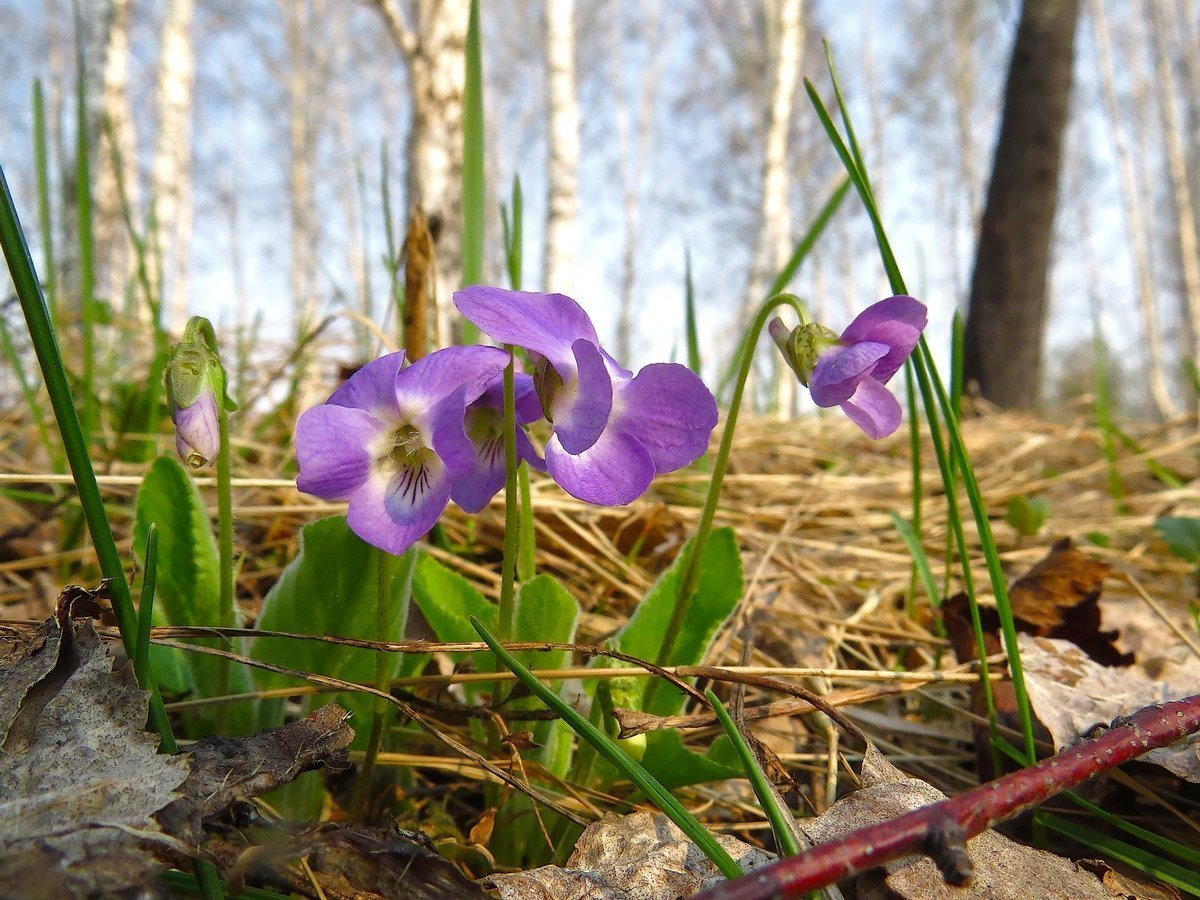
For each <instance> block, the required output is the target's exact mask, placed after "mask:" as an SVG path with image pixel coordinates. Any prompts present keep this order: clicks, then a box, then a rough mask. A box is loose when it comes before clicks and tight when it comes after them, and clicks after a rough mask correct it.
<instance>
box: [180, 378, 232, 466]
mask: <svg viewBox="0 0 1200 900" xmlns="http://www.w3.org/2000/svg"><path fill="white" fill-rule="evenodd" d="M171 420H172V421H173V422H174V423H175V450H176V451H177V452H178V453H179V458H180V459H182V460H183V461H184V462H186V463H187V464H188V466H190V467H191V468H193V469H199V468H202V467H204V466H207V465H208V464H209V463H211V462H212V461H213V460H214V459H216V458H217V453H218V452H220V449H221V428H220V423H219V422H218V418H217V394H216V391H215V390H214V389H213V387H212V385H206V386H205V387H204V388H203V389H202V390H201V391H200V395H199V396H198V397H197V398H196V400H195V402H193V403H192V404H191V405H190V406H185V407H177V406H174V405H172V407H171Z"/></svg>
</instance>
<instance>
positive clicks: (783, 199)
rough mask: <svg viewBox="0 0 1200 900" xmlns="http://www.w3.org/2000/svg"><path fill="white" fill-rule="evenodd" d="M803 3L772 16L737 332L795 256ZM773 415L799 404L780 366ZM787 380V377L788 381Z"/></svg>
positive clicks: (786, 0)
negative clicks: (758, 170)
mask: <svg viewBox="0 0 1200 900" xmlns="http://www.w3.org/2000/svg"><path fill="white" fill-rule="evenodd" d="M801 8H802V0H779V2H778V3H776V4H774V5H773V8H772V10H771V15H772V17H773V25H774V30H775V34H776V35H777V43H776V46H775V53H774V54H773V57H774V58H773V62H774V66H773V68H774V78H773V80H772V89H771V107H770V112H769V115H768V118H767V124H766V142H765V149H764V153H763V168H762V195H761V200H760V205H759V231H758V240H757V243H756V245H755V251H754V263H753V265H752V266H751V269H750V278H749V280H748V283H747V285H746V294H745V298H744V300H743V301H742V311H741V315H740V316H739V317H738V318H739V326H740V327H741V328H743V329H744V328H746V327H747V326H748V325H749V323H750V317H751V316H752V315H753V313H754V310H755V308H756V307H757V306H758V304H759V303H760V302H761V301H762V298H763V294H764V292H765V291H766V289H767V286H768V279H770V278H771V277H772V276H773V275H774V274H775V273H776V272H778V271H779V270H780V269H781V268H782V267H783V265H784V263H786V262H787V260H788V257H789V256H790V255H791V249H792V248H791V244H792V216H791V204H790V194H791V178H790V175H789V172H788V131H789V128H790V126H791V121H792V107H793V104H794V100H795V96H796V83H797V81H798V80H799V75H800V53H801V48H802V47H803V45H804V29H803V27H802V24H801ZM776 366H777V371H778V373H779V375H778V377H776V379H775V409H776V414H777V415H778V416H779V417H780V418H788V417H790V416H791V415H792V409H793V406H794V404H795V399H796V383H795V379H793V378H791V377H790V375H789V373H788V370H786V368H783V367H780V366H779V361H778V360H776ZM785 376H787V377H785Z"/></svg>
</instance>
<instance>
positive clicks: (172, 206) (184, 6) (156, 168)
mask: <svg viewBox="0 0 1200 900" xmlns="http://www.w3.org/2000/svg"><path fill="white" fill-rule="evenodd" d="M195 14H196V3H195V0H171V2H170V4H169V5H168V6H167V17H166V19H165V20H164V22H163V30H162V57H161V59H160V61H159V64H158V87H157V98H156V103H157V106H158V135H157V138H156V140H155V144H154V163H153V168H152V170H151V184H152V202H153V203H154V218H155V221H156V222H157V225H158V252H157V253H156V254H151V257H152V258H154V257H157V260H156V265H157V266H158V268H157V270H156V271H155V272H154V273H153V274H154V276H155V280H154V281H152V283H155V281H157V283H158V284H160V285H161V286H162V301H163V309H164V311H165V312H164V315H165V324H166V325H167V327H169V328H171V329H174V330H179V329H182V327H183V324H184V322H185V320H186V319H187V312H188V282H187V277H188V251H189V247H190V244H191V240H192V93H193V88H194V86H195V81H196V57H195V51H194V48H193V45H192V21H193V20H194V18H195Z"/></svg>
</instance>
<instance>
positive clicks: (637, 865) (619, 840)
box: [485, 812, 773, 900]
mask: <svg viewBox="0 0 1200 900" xmlns="http://www.w3.org/2000/svg"><path fill="white" fill-rule="evenodd" d="M715 838H716V840H717V843H719V844H720V845H721V846H722V847H724V848H725V850H726V851H728V852H729V854H730V856H732V857H733V858H734V859H735V860H737V862H738V865H740V866H741V867H742V868H743V869H744V870H746V871H751V870H753V869H757V868H760V867H761V866H764V865H766V864H767V863H768V862H770V861H771V860H772V859H773V857H772V856H771V854H769V853H767V852H765V851H763V850H760V849H758V848H757V847H751V846H750V845H749V844H746V843H744V842H742V841H739V840H737V839H736V838H732V837H729V836H728V835H723V834H720V835H715ZM722 880H723V878H722V876H721V875H720V873H719V872H718V871H717V869H716V867H715V866H714V865H713V864H712V862H711V861H710V860H709V859H708V857H706V856H705V855H704V854H703V853H701V852H700V849H699V848H698V847H696V845H695V844H693V843H692V842H691V841H689V840H688V839H687V837H686V836H685V835H684V834H683V832H682V831H680V830H679V829H678V828H677V827H676V826H675V825H674V824H673V823H672V822H671V820H670V819H668V818H667V817H666V816H664V815H661V814H653V813H648V812H637V813H633V814H632V815H628V816H625V817H623V818H615V817H607V818H605V819H602V820H601V821H599V822H595V823H593V824H591V825H589V826H588V827H587V829H585V830H584V832H583V834H582V835H580V837H579V841H578V842H577V843H576V844H575V849H574V851H572V853H571V858H570V859H569V860H567V865H566V867H559V866H542V867H541V868H540V869H530V870H529V871H527V872H516V873H513V874H510V875H493V876H491V877H490V878H488V879H487V880H486V882H485V884H486V885H488V886H491V887H492V888H494V889H495V890H497V891H499V893H500V896H501V897H502V898H503V900H677V898H679V897H690V896H692V895H693V894H695V893H697V892H698V891H700V890H702V889H703V888H705V887H708V886H709V885H712V884H716V883H717V882H719V881H722Z"/></svg>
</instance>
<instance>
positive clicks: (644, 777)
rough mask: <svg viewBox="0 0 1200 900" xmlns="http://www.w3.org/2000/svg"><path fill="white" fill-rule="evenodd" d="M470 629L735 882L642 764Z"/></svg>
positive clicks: (700, 829) (711, 843) (712, 846)
mask: <svg viewBox="0 0 1200 900" xmlns="http://www.w3.org/2000/svg"><path fill="white" fill-rule="evenodd" d="M471 625H472V626H474V628H475V630H476V631H477V632H479V636H480V637H481V638H483V641H484V643H486V644H487V645H488V647H489V648H490V649H491V651H492V652H493V653H495V654H496V657H497V658H498V659H499V660H500V662H501V663H503V664H504V666H505V667H506V668H507V669H508V670H509V671H510V672H512V673H513V674H514V675H516V676H517V678H519V679H520V680H521V683H522V684H524V685H525V687H527V688H528V689H529V690H530V691H531V692H533V693H534V694H535V695H537V697H538V699H540V700H541V701H542V702H543V703H545V704H546V706H548V707H550V709H552V710H554V712H555V713H557V714H558V716H559V718H561V719H562V720H563V721H564V722H566V723H567V724H568V725H569V726H570V727H571V729H572V730H573V731H574V732H575V733H576V734H578V735H579V736H580V737H581V738H583V739H584V740H585V741H587V742H588V743H589V744H591V745H592V746H593V747H594V748H595V749H596V751H597V752H598V753H599V754H600V755H601V756H603V757H604V758H605V759H606V760H608V761H609V762H610V763H612V765H613V766H614V767H615V768H616V769H617V770H618V771H619V772H620V773H621V774H622V775H624V776H625V777H626V778H628V779H629V780H630V781H632V782H633V783H634V784H635V785H636V786H637V787H638V788H640V789H641V790H642V792H643V793H644V794H645V795H646V796H647V797H648V798H649V799H650V800H651V801H652V802H653V803H654V805H655V806H657V807H658V808H659V809H661V810H662V811H663V813H665V814H666V815H667V817H668V818H670V820H671V821H672V822H674V823H675V824H676V825H678V826H679V829H680V830H681V831H682V832H683V833H684V834H686V835H687V836H688V837H689V838H691V840H692V843H694V844H695V845H696V846H697V847H699V848H700V850H701V851H702V852H703V853H704V855H705V856H707V857H708V858H709V859H710V860H712V862H713V864H714V865H715V866H716V867H717V868H718V869H719V870H720V872H721V874H722V875H724V876H725V877H726V878H737V877H739V876H740V875H741V874H742V870H741V867H739V866H738V864H737V862H735V861H734V859H733V857H731V856H730V855H729V854H728V853H727V852H726V851H725V849H724V848H723V847H722V846H721V845H720V844H718V843H717V842H716V841H715V840H714V839H713V836H712V835H711V834H709V832H708V830H707V829H706V828H705V827H704V826H703V825H701V824H700V823H699V822H698V821H697V820H696V818H695V817H694V816H693V815H692V814H691V813H690V812H688V811H687V810H686V809H685V808H684V807H683V805H682V804H681V803H680V802H679V801H678V800H676V799H675V798H674V797H673V796H672V795H671V793H670V791H668V790H667V789H666V788H664V787H663V786H662V785H661V784H659V782H658V780H657V779H656V778H655V777H654V776H653V775H651V774H650V773H649V772H647V771H646V770H645V769H644V768H642V766H641V764H639V763H638V762H636V761H635V760H634V759H633V758H632V757H630V756H629V755H628V754H626V753H625V752H624V751H623V750H621V748H620V747H618V746H617V745H616V744H615V743H614V742H613V740H612V739H611V738H610V737H609V736H608V735H606V734H605V733H604V732H602V731H601V730H600V729H598V728H597V727H596V726H595V725H593V724H592V723H591V722H589V721H588V720H587V719H585V718H584V717H583V716H581V715H580V714H579V713H578V712H576V711H575V709H574V707H572V706H571V705H570V704H569V703H567V702H566V701H565V700H563V699H562V698H561V697H559V696H558V694H556V693H554V691H552V690H550V688H548V687H546V685H544V684H542V683H541V682H540V681H539V680H538V679H537V678H536V677H535V676H534V675H533V673H532V672H530V671H529V670H528V669H527V668H525V667H524V666H523V665H521V663H520V662H519V661H518V660H517V658H516V657H514V656H513V655H512V654H511V653H509V652H508V650H506V649H505V648H504V647H503V646H501V644H500V642H499V641H497V640H496V638H495V637H494V636H493V635H492V633H491V632H490V631H488V630H487V628H486V627H484V625H483V623H482V622H480V621H479V620H478V619H477V618H475V617H474V616H472V617H471Z"/></svg>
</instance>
